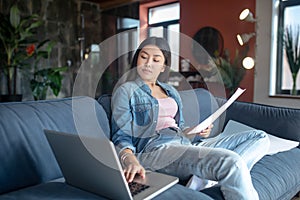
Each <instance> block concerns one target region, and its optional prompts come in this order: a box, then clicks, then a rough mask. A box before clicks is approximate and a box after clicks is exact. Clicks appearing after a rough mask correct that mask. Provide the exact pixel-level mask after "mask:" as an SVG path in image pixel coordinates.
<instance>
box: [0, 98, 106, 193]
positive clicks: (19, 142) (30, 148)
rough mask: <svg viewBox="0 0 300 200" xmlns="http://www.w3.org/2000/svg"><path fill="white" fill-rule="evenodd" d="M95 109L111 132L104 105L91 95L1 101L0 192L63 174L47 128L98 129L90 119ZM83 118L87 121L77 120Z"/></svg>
mask: <svg viewBox="0 0 300 200" xmlns="http://www.w3.org/2000/svg"><path fill="white" fill-rule="evenodd" d="M72 104H78V106H77V107H78V108H77V109H74V110H73V107H72ZM91 110H92V111H93V110H95V111H96V113H97V116H96V117H94V118H95V119H96V121H97V126H100V127H101V128H102V130H103V132H104V133H109V131H110V129H109V126H108V121H107V118H106V115H105V112H104V110H103V108H102V107H101V106H99V104H98V103H97V102H96V101H95V100H94V99H92V98H89V97H74V98H66V99H57V100H46V101H28V102H14V103H1V104H0V119H1V121H0V138H1V145H0V160H1V164H0V194H1V193H5V192H8V191H13V190H16V189H19V188H23V187H27V186H30V185H35V184H39V183H42V182H47V181H49V180H52V179H55V178H58V177H61V176H62V175H61V171H60V169H59V167H58V165H57V163H56V160H55V158H54V155H53V153H52V151H51V148H50V146H49V145H48V142H47V140H46V137H45V135H44V132H43V130H44V129H51V130H56V131H63V132H69V133H77V132H78V129H80V131H85V132H93V131H94V132H96V131H98V130H97V129H96V128H95V126H93V125H91V123H90V122H89V121H92V120H88V119H86V118H87V116H88V115H90V112H91ZM82 118H84V119H85V120H84V123H82V124H78V123H77V124H76V121H78V120H80V119H82ZM90 118H92V117H90Z"/></svg>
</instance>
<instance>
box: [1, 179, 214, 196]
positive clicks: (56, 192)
mask: <svg viewBox="0 0 300 200" xmlns="http://www.w3.org/2000/svg"><path fill="white" fill-rule="evenodd" d="M0 199H1V200H14V199H15V200H19V199H23V200H26V199H28V200H29V199H30V200H47V199H48V200H66V199H72V200H74V199H77V200H79V199H82V200H83V199H84V200H104V199H106V198H104V197H101V196H98V195H95V194H92V193H89V192H86V191H83V190H81V189H78V188H75V187H72V186H70V185H68V184H65V183H63V182H48V183H44V184H40V185H37V186H33V187H28V188H25V189H21V190H18V191H15V192H10V193H6V194H4V195H0ZM154 199H157V200H165V199H174V200H177V199H178V200H180V199H182V200H185V199H201V200H212V198H210V197H209V196H207V195H205V194H203V193H201V192H197V191H194V190H190V189H188V188H186V187H184V186H182V185H179V184H176V185H175V186H173V187H171V188H170V189H168V190H166V191H165V192H163V193H162V194H160V195H159V196H157V197H155V198H154Z"/></svg>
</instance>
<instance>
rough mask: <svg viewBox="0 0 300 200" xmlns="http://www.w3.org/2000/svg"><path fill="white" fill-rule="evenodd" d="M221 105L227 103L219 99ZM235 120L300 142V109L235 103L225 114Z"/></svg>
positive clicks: (227, 119) (226, 118) (227, 118)
mask: <svg viewBox="0 0 300 200" xmlns="http://www.w3.org/2000/svg"><path fill="white" fill-rule="evenodd" d="M217 100H218V103H219V105H221V104H223V103H225V100H224V99H220V98H218V99H217ZM225 115H226V117H225V124H226V123H227V122H228V121H229V120H230V119H232V120H235V121H238V122H241V123H243V124H246V125H248V126H251V127H254V128H257V129H261V130H264V131H265V132H267V133H269V134H272V135H274V136H277V137H281V138H284V139H290V140H295V141H300V131H299V130H300V109H296V108H285V107H277V106H269V105H264V104H257V103H248V102H240V101H235V102H234V103H233V104H232V105H231V106H230V107H229V108H228V109H227V111H226V112H225Z"/></svg>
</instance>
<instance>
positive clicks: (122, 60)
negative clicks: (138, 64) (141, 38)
mask: <svg viewBox="0 0 300 200" xmlns="http://www.w3.org/2000/svg"><path fill="white" fill-rule="evenodd" d="M139 23H140V21H139V20H137V19H133V18H121V17H119V18H118V19H117V31H118V33H122V34H118V35H117V43H118V44H117V46H118V48H117V51H118V55H119V54H122V52H128V54H125V55H122V56H120V57H119V58H118V59H117V63H118V67H117V73H118V76H119V77H121V76H122V75H123V74H124V73H125V72H127V71H128V70H129V69H130V64H131V61H132V57H133V52H132V51H131V50H132V49H136V48H137V46H138V32H137V29H138V27H139Z"/></svg>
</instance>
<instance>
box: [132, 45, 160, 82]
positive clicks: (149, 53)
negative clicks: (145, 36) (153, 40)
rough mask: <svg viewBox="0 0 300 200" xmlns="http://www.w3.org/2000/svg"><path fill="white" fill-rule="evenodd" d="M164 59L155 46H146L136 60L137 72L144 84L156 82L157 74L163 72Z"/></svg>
mask: <svg viewBox="0 0 300 200" xmlns="http://www.w3.org/2000/svg"><path fill="white" fill-rule="evenodd" d="M164 63H165V57H164V55H163V53H162V51H161V50H160V49H159V48H158V47H157V46H155V45H146V46H145V47H144V48H142V49H141V51H140V53H139V55H138V59H137V72H138V74H139V76H140V77H141V78H142V79H143V80H144V81H145V82H152V83H153V82H156V80H157V78H158V76H159V74H160V73H161V72H163V71H164V70H165V65H164Z"/></svg>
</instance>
